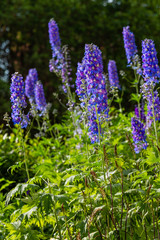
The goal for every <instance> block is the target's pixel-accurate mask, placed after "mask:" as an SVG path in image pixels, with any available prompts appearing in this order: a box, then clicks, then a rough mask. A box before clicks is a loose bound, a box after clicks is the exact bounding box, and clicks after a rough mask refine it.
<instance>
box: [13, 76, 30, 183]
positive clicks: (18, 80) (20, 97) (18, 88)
mask: <svg viewBox="0 0 160 240" xmlns="http://www.w3.org/2000/svg"><path fill="white" fill-rule="evenodd" d="M11 81H12V82H11V86H10V92H11V98H10V99H11V104H12V113H11V117H12V120H13V123H14V124H18V125H19V126H20V129H21V128H26V127H27V126H28V124H29V113H28V114H27V115H26V114H25V113H24V108H26V106H27V104H26V98H25V88H24V81H23V77H22V75H21V74H19V73H18V72H16V73H14V74H13V75H12V78H11ZM17 134H18V135H19V137H18V138H19V139H21V140H20V146H21V148H22V152H23V155H24V162H25V167H26V173H27V179H29V171H28V166H27V159H26V156H25V142H24V139H23V134H22V131H21V130H20V131H18V132H17Z"/></svg>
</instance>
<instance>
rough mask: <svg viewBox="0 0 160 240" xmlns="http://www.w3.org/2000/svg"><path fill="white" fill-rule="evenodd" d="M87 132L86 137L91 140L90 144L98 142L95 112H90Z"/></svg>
mask: <svg viewBox="0 0 160 240" xmlns="http://www.w3.org/2000/svg"><path fill="white" fill-rule="evenodd" d="M88 131H89V132H88V136H89V138H90V140H91V143H95V142H99V133H98V124H97V116H96V113H95V112H91V114H90V115H89V116H88ZM100 133H101V130H100Z"/></svg>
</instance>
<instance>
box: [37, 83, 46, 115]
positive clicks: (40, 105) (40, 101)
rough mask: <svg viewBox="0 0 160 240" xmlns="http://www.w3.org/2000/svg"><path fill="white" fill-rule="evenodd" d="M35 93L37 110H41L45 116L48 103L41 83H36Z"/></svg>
mask: <svg viewBox="0 0 160 240" xmlns="http://www.w3.org/2000/svg"><path fill="white" fill-rule="evenodd" d="M34 93H35V102H36V107H37V110H39V111H40V112H41V115H43V114H44V113H45V112H46V107H47V103H46V99H45V95H44V89H43V85H42V83H41V81H37V82H36V84H35V89H34Z"/></svg>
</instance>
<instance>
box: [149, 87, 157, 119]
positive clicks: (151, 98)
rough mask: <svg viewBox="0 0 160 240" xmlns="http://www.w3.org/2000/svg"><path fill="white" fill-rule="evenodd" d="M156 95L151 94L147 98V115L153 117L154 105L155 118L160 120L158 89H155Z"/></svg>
mask: <svg viewBox="0 0 160 240" xmlns="http://www.w3.org/2000/svg"><path fill="white" fill-rule="evenodd" d="M153 94H154V96H152V95H151V94H150V95H148V98H147V101H148V103H147V116H148V117H149V116H150V117H153V106H154V117H155V120H156V121H158V120H160V99H159V96H158V92H157V90H155V91H154V93H153Z"/></svg>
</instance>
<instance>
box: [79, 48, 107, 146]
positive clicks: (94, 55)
mask: <svg viewBox="0 0 160 240" xmlns="http://www.w3.org/2000/svg"><path fill="white" fill-rule="evenodd" d="M76 85H77V93H78V95H79V96H80V99H81V101H82V102H83V103H85V104H86V105H87V106H85V107H87V110H88V126H89V137H90V139H91V142H92V143H94V142H99V141H100V136H101V134H102V129H101V123H102V121H103V119H106V118H108V104H107V91H106V85H105V77H104V74H103V63H102V56H101V51H100V50H99V48H98V47H97V46H96V45H93V44H86V45H85V54H84V58H83V61H82V64H78V69H77V80H76ZM86 97H87V98H88V99H87V101H85V98H86ZM83 105H84V104H83Z"/></svg>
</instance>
